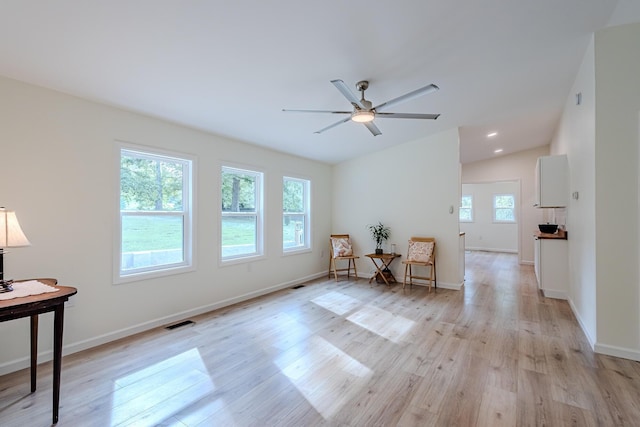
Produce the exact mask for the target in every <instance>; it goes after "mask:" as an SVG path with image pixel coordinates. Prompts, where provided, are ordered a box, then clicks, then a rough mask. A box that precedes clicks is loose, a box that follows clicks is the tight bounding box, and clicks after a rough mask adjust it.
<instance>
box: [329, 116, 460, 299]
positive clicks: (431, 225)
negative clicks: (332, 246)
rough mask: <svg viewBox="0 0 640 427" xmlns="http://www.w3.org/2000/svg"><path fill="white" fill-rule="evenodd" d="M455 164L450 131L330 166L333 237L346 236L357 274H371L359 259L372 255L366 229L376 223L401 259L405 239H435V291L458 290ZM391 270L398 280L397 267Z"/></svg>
mask: <svg viewBox="0 0 640 427" xmlns="http://www.w3.org/2000/svg"><path fill="white" fill-rule="evenodd" d="M459 158H460V155H459V137H458V131H457V129H454V130H450V131H447V132H442V133H440V134H437V135H435V136H431V137H428V138H423V139H419V140H416V141H412V142H409V143H405V144H402V145H399V146H395V147H392V148H389V149H386V150H382V151H378V152H375V153H372V154H370V155H368V156H363V157H360V158H358V159H355V160H351V161H347V162H344V163H341V164H339V165H336V166H334V180H333V193H334V199H333V200H334V204H333V230H332V232H334V233H349V234H351V236H352V239H353V243H354V246H355V250H356V252H357V254H358V255H360V257H361V258H360V259H359V260H358V264H357V265H358V271H359V272H362V273H366V274H369V273H371V272H372V269H373V264H372V263H371V260H370V259H368V258H366V257H364V255H365V254H367V253H371V252H373V251H374V249H375V243H374V242H373V240H372V239H371V236H370V234H369V232H368V230H367V228H366V227H367V225H369V224H375V223H377V222H378V221H381V222H382V223H383V224H385V225H387V226H389V227H390V228H391V238H390V240H389V242H388V244H391V243H395V244H396V245H397V249H396V251H397V252H398V253H400V254H403V255H406V251H407V241H408V239H409V237H411V236H433V237H435V238H436V248H437V259H436V263H437V273H438V286H442V287H445V286H446V287H450V288H454V289H458V288H459V287H460V280H459V277H458V246H459V244H458V243H459V229H458V206H459V204H460V201H459V193H460V172H459V170H460V169H459ZM450 207H453V213H449V209H450ZM328 244H329V243H328V240H327V243H326V245H327V247H328ZM392 270H393V271H394V274H395V276H396V278H399V279H400V280H402V279H401V278H402V271H403V270H402V264H401V262H400V261H396V262H395V263H394V264H392Z"/></svg>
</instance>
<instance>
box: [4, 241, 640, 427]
mask: <svg viewBox="0 0 640 427" xmlns="http://www.w3.org/2000/svg"><path fill="white" fill-rule="evenodd" d="M212 286H215V285H213V284H212ZM191 320H194V321H195V322H196V324H195V325H193V326H185V327H182V328H178V329H174V330H171V331H170V330H166V329H164V328H158V329H155V330H152V331H149V332H146V333H143V334H139V335H136V336H134V337H130V338H127V339H124V340H120V341H117V342H114V343H110V344H108V345H104V346H101V347H99V348H95V349H91V350H88V351H84V352H80V353H77V354H73V355H70V356H67V357H65V358H64V361H63V371H62V389H61V407H60V422H59V423H58V425H59V426H74V427H75V426H83V427H84V426H100V427H101V426H181V427H184V426H340V427H350V426H383V425H384V426H396V425H397V426H615V425H621V426H638V425H640V363H638V362H633V361H629V360H624V359H617V358H614V357H608V356H601V355H596V354H594V353H593V352H592V351H591V350H590V348H589V345H588V343H587V341H586V339H585V337H584V335H583V334H582V331H581V330H580V328H579V326H578V324H577V322H576V320H575V318H574V316H573V314H572V312H571V310H570V308H569V306H568V304H567V303H566V302H565V301H560V300H554V299H545V298H543V297H541V296H540V294H539V293H538V291H537V288H536V285H535V277H534V274H533V268H532V267H531V266H520V265H518V264H517V257H516V255H511V254H495V253H494V254H492V253H485V252H472V253H467V282H466V285H465V287H464V289H463V290H462V291H450V290H442V289H438V290H437V291H435V292H434V291H432V292H431V293H428V292H427V289H426V288H423V287H419V286H418V287H414V288H413V289H412V290H408V289H407V290H406V291H403V290H402V286H401V285H396V286H394V287H392V288H387V287H385V286H384V285H377V284H376V283H373V284H371V285H370V284H368V282H367V280H365V279H360V280H357V281H356V280H353V279H352V280H349V281H347V280H346V279H342V280H341V281H340V282H338V283H336V282H334V281H333V280H317V281H314V282H310V283H307V284H306V285H305V286H304V287H302V288H299V289H287V290H284V291H280V292H277V293H275V294H271V295H268V296H265V297H261V298H258V299H255V300H252V301H248V302H245V303H241V304H237V305H235V306H232V307H228V308H224V309H220V310H217V311H214V312H211V313H208V314H206V315H201V316H198V317H195V318H192V319H191ZM39 369H40V370H39V376H38V391H37V392H36V393H34V394H30V393H29V372H28V370H23V371H20V372H15V373H12V374H9V375H5V376H3V377H0V425H1V426H4V427H8V426H20V427H27V426H28V427H31V426H36V427H37V426H48V425H50V423H51V364H50V363H46V364H43V365H41V366H40V368H39Z"/></svg>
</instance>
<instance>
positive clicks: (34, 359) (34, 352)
mask: <svg viewBox="0 0 640 427" xmlns="http://www.w3.org/2000/svg"><path fill="white" fill-rule="evenodd" d="M37 370H38V315H37V314H34V315H32V316H31V393H33V392H34V391H36V382H37Z"/></svg>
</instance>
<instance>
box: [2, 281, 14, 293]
mask: <svg viewBox="0 0 640 427" xmlns="http://www.w3.org/2000/svg"><path fill="white" fill-rule="evenodd" d="M12 284H13V280H0V294H4V293H6V292H11V291H13V286H11V285H12Z"/></svg>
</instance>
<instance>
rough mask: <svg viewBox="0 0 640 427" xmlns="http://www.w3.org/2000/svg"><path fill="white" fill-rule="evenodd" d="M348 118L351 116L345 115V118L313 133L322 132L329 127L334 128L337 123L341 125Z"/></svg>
mask: <svg viewBox="0 0 640 427" xmlns="http://www.w3.org/2000/svg"><path fill="white" fill-rule="evenodd" d="M349 120H351V116H349V117H347V118H346V119H342V120H340V121H339V122H335V123H334V124H331V125H329V126H327V127H326V128H322V129H320V130H317V131H315V132H314V133H322V132H324V131H326V130H329V129H331V128H334V127H336V126H338V125H341V124H342V123H346V122H348V121H349Z"/></svg>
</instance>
